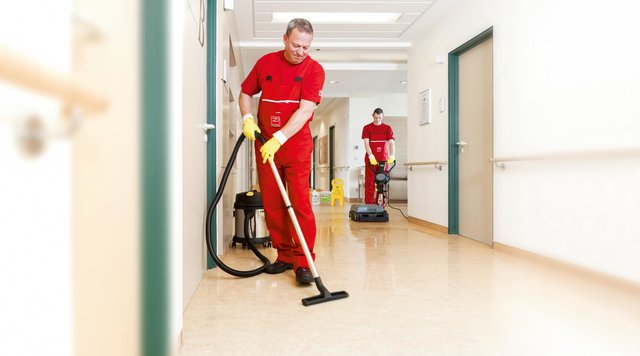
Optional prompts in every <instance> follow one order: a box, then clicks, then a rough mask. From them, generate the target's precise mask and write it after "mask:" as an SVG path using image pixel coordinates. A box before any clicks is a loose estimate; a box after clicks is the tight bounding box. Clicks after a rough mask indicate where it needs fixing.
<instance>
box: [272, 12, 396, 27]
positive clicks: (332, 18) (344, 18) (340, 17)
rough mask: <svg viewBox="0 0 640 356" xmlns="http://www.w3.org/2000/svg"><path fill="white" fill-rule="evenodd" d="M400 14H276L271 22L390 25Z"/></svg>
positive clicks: (273, 14)
mask: <svg viewBox="0 0 640 356" xmlns="http://www.w3.org/2000/svg"><path fill="white" fill-rule="evenodd" d="M401 15H402V13H400V12H370V13H367V14H366V16H363V14H362V13H359V12H274V13H272V18H271V22H276V23H288V22H289V21H291V19H294V18H303V19H307V20H309V21H310V22H311V23H312V24H316V23H332V24H388V23H396V22H397V21H398V18H399V17H400V16H401Z"/></svg>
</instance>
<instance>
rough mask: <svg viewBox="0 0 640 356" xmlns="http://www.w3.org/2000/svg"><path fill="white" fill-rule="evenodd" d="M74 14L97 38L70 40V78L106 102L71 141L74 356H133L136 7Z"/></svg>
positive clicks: (136, 317)
mask: <svg viewBox="0 0 640 356" xmlns="http://www.w3.org/2000/svg"><path fill="white" fill-rule="evenodd" d="M74 7H75V8H76V9H78V10H79V11H80V12H81V13H83V14H85V16H86V17H87V18H89V19H90V20H92V21H93V22H94V25H95V26H97V28H98V29H99V30H100V31H101V35H102V36H101V37H100V38H99V39H95V40H91V39H90V38H86V36H80V38H78V37H76V43H75V45H74V47H75V48H74V50H75V57H74V74H75V75H76V78H77V79H78V81H79V82H82V83H84V84H85V85H87V86H89V87H90V88H94V89H95V90H96V91H97V92H98V93H100V94H101V95H104V96H105V99H106V101H107V109H106V110H105V112H103V113H100V114H97V115H94V116H91V117H88V118H87V120H84V121H83V123H82V126H81V127H80V129H79V130H78V131H77V132H76V133H75V135H74V165H75V169H74V176H73V185H74V254H75V257H74V261H73V263H74V272H75V274H74V278H75V281H74V282H75V283H76V286H75V294H74V298H73V303H74V307H75V319H74V322H75V340H74V341H75V345H74V346H75V350H74V352H75V354H77V355H86V354H91V355H137V354H138V353H139V344H140V333H139V331H140V315H141V314H140V286H141V282H140V266H141V263H140V261H141V260H140V247H139V246H140V210H141V209H140V159H139V158H140V146H141V144H140V141H141V140H140V122H141V121H140V47H141V44H140V23H141V17H140V11H139V9H140V3H139V2H138V1H126V0H118V1H110V2H104V1H101V0H75V1H74ZM79 29H80V33H84V31H82V29H83V27H82V26H80V28H79Z"/></svg>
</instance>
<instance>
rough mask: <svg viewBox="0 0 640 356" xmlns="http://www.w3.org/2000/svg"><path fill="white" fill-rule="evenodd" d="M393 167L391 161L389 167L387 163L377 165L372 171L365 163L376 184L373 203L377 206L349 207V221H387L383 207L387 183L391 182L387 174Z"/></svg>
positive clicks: (387, 190) (386, 214) (358, 205)
mask: <svg viewBox="0 0 640 356" xmlns="http://www.w3.org/2000/svg"><path fill="white" fill-rule="evenodd" d="M395 166H396V161H393V165H391V167H388V164H387V162H384V163H379V164H378V165H377V166H376V168H375V169H374V168H373V166H372V165H370V164H369V163H368V162H367V167H368V168H369V169H370V170H371V171H372V172H373V173H374V181H375V183H376V196H375V202H377V204H353V205H351V209H349V218H350V219H351V220H353V221H362V222H387V221H389V213H387V211H386V210H385V209H384V207H385V205H386V204H387V199H388V194H387V193H388V192H389V181H390V180H391V176H390V175H389V174H390V172H391V170H393V167H395ZM387 167H388V168H387Z"/></svg>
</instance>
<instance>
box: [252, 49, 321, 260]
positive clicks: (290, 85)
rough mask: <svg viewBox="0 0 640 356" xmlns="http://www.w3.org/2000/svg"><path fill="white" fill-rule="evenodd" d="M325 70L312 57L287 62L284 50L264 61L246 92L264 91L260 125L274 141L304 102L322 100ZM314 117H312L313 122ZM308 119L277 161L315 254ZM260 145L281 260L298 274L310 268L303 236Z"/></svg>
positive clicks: (268, 213)
mask: <svg viewBox="0 0 640 356" xmlns="http://www.w3.org/2000/svg"><path fill="white" fill-rule="evenodd" d="M323 84H324V70H323V69H322V67H321V66H320V65H319V64H318V63H317V62H316V61H314V60H312V59H311V58H310V57H307V58H306V59H305V60H304V61H302V62H301V63H299V64H297V65H293V64H290V63H289V62H287V61H286V60H285V59H284V51H279V52H274V53H270V54H267V55H265V56H264V57H262V58H261V59H260V60H259V61H258V62H257V63H256V66H255V67H254V68H253V70H252V71H251V73H250V74H249V76H248V77H247V79H246V80H245V81H244V82H243V83H242V92H243V93H245V94H248V95H251V96H253V95H254V94H256V93H258V92H260V91H262V94H261V96H260V104H259V105H258V127H260V130H261V131H262V132H261V133H262V135H263V136H264V137H265V139H267V140H269V139H270V138H271V137H273V134H274V133H275V132H276V131H278V130H280V129H281V128H282V127H284V125H285V124H286V123H287V122H288V121H289V118H290V117H291V115H292V114H293V113H294V112H295V111H296V110H297V109H298V108H299V107H300V100H301V99H305V100H310V101H314V102H316V103H318V102H320V94H321V90H322V85H323ZM312 118H313V114H312V115H311V117H310V118H309V121H311V119H312ZM309 121H307V122H306V123H305V125H304V126H303V127H302V129H300V131H298V132H297V133H296V134H295V135H293V136H292V137H290V138H288V140H287V142H285V143H284V145H282V147H280V149H279V150H278V151H277V152H276V154H275V156H274V163H275V165H276V167H277V169H278V171H279V173H280V177H281V178H282V182H283V184H284V185H285V187H286V188H287V191H288V195H289V200H290V201H291V205H292V207H293V210H294V212H295V214H296V217H297V219H298V222H299V223H300V228H301V230H302V233H303V235H304V237H305V240H306V242H307V245H308V247H309V251H310V252H311V256H312V257H313V258H314V260H315V254H314V253H313V246H314V244H315V240H316V221H315V217H314V215H313V210H312V208H311V201H310V199H309V174H310V172H311V153H312V151H313V141H312V138H311V130H310V129H309ZM261 146H262V144H261V143H260V141H258V140H256V142H255V155H256V166H257V172H258V179H259V181H260V191H261V194H262V200H263V202H262V203H263V205H264V211H265V218H266V223H267V227H268V228H269V232H270V234H271V241H272V243H273V247H274V248H275V249H277V250H278V257H277V259H278V260H280V261H282V262H285V263H291V264H293V266H294V270H295V269H297V268H298V267H308V266H309V265H308V262H307V260H306V258H305V256H304V252H303V250H302V247H300V244H299V241H298V236H297V234H296V232H295V229H294V227H293V223H292V222H291V218H290V217H289V213H288V212H287V208H286V207H285V205H284V201H283V199H282V196H281V194H280V190H279V189H278V185H277V182H276V180H275V178H274V176H273V171H272V170H271V166H270V165H269V163H268V162H267V163H266V164H264V163H262V156H261V153H260V147H261Z"/></svg>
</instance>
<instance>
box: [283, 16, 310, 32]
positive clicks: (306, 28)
mask: <svg viewBox="0 0 640 356" xmlns="http://www.w3.org/2000/svg"><path fill="white" fill-rule="evenodd" d="M293 29H298V31H300V32H302V33H309V34H312V35H313V26H311V22H309V21H308V20H305V19H300V18H297V19H293V20H291V21H289V24H288V25H287V32H286V35H287V36H289V35H290V34H291V32H293Z"/></svg>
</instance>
